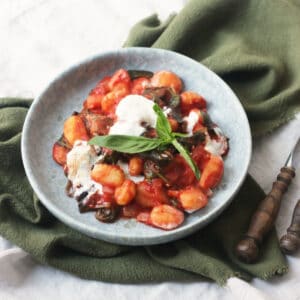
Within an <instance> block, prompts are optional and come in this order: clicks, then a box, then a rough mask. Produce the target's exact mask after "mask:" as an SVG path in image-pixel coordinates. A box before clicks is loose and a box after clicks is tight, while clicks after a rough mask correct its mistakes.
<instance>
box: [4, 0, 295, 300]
mask: <svg viewBox="0 0 300 300" xmlns="http://www.w3.org/2000/svg"><path fill="white" fill-rule="evenodd" d="M184 3H185V1H184V0H164V1H162V0H129V1H124V0H123V1H122V0H102V1H97V0H85V1H83V0H73V1H71V0H65V1H61V0H52V1H50V0H0V96H23V97H34V96H36V95H38V93H39V92H40V91H41V90H42V89H43V87H44V86H46V84H47V83H48V82H49V81H50V80H51V79H52V78H53V77H54V76H56V75H57V74H58V73H60V72H61V71H63V70H64V69H65V68H67V67H69V66H71V65H72V64H74V63H76V62H78V61H80V60H82V59H84V58H87V57H88V56H91V55H94V54H97V53H99V52H102V51H105V50H107V49H113V48H118V47H121V46H122V44H123V42H124V41H125V39H126V37H127V34H128V31H129V28H130V27H131V26H132V25H133V24H134V23H136V22H137V21H138V20H140V19H141V18H143V17H146V16H148V15H150V14H152V13H154V12H159V16H160V17H161V18H162V19H165V18H166V17H167V16H168V15H169V13H171V12H174V11H179V10H180V8H181V7H182V6H183V5H184ZM299 132H300V116H299V115H298V118H297V119H295V120H293V121H291V122H289V124H287V125H285V126H283V127H281V128H280V129H279V130H275V131H274V133H272V134H271V135H268V136H267V137H264V138H261V139H258V140H255V141H254V155H253V158H252V162H251V166H250V173H251V174H252V175H253V176H254V178H255V179H256V180H257V181H258V183H259V184H260V185H261V186H262V187H263V189H264V190H265V191H266V192H268V190H269V189H270V187H271V183H272V181H273V180H275V176H276V174H277V172H278V170H279V169H280V167H281V165H282V164H283V162H284V161H285V157H286V156H287V154H288V151H289V149H290V148H291V147H292V144H293V141H294V140H295V138H296V136H297V134H299ZM298 154H299V153H298ZM298 157H299V160H300V155H298ZM299 166H300V163H298V164H297V169H298V170H299ZM299 191H300V179H299V178H297V177H296V179H295V180H294V182H293V184H292V185H291V187H290V190H289V192H288V193H287V195H286V197H285V198H284V201H283V204H282V207H281V210H280V214H279V218H278V220H277V224H276V226H277V229H278V233H279V235H280V236H281V234H283V232H284V230H285V228H286V227H287V226H288V225H289V223H290V215H291V213H292V210H293V207H294V204H295V203H296V200H297V199H298V198H299V197H300V192H299ZM297 197H298V198H297ZM288 262H289V265H290V271H289V273H288V274H287V275H285V276H284V277H281V278H279V279H273V280H271V281H270V282H268V283H266V282H263V281H261V280H258V279H255V280H253V281H252V282H251V286H250V285H248V284H246V283H243V282H241V281H238V280H235V279H233V280H229V282H228V285H227V287H226V288H221V287H218V286H217V285H216V284H214V283H207V282H199V283H184V284H180V283H161V284H143V285H120V284H109V283H102V282H96V281H86V280H81V279H79V278H76V277H74V276H72V275H69V274H66V273H64V272H61V271H58V270H55V269H53V268H50V267H45V266H41V265H38V264H36V263H34V262H33V261H32V259H31V258H30V256H28V255H26V253H24V252H22V251H20V250H19V249H18V248H17V247H15V246H14V245H11V244H10V243H9V242H7V241H5V240H4V239H3V238H1V237H0V300H2V299H53V298H56V299H73V300H76V299H106V298H108V299H165V300H167V299H174V300H175V299H233V298H234V296H233V295H235V297H236V299H250V298H252V299H254V296H250V295H252V294H251V293H253V292H255V291H254V289H253V288H252V287H255V288H256V289H258V290H260V291H261V292H262V293H263V294H264V296H263V297H264V299H269V298H271V299H273V300H277V299H278V300H279V299H285V300H296V299H300V284H299V282H300V254H298V255H297V256H295V257H294V258H288ZM232 293H233V294H232ZM257 297H258V296H257ZM256 299H258V298H256Z"/></svg>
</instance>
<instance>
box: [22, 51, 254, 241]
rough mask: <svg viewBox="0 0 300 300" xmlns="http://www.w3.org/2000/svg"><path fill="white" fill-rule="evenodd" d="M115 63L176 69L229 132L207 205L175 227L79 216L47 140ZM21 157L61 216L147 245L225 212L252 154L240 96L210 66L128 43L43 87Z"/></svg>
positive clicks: (92, 231) (95, 233)
mask: <svg viewBox="0 0 300 300" xmlns="http://www.w3.org/2000/svg"><path fill="white" fill-rule="evenodd" d="M119 68H125V69H140V70H150V71H158V70H170V71H172V72H175V73H176V74H178V75H179V76H180V77H181V78H182V80H183V82H184V89H185V90H193V91H196V92H198V93H200V94H201V95H202V96H204V97H205V98H206V100H207V102H208V112H209V114H210V116H211V118H212V120H213V121H215V122H216V123H217V124H218V125H219V126H220V128H221V129H222V130H223V131H224V133H225V134H226V135H227V136H228V137H229V138H230V141H229V143H230V151H229V154H228V156H227V157H226V159H225V172H224V177H223V180H222V182H221V184H220V186H219V187H218V188H217V190H215V192H214V195H213V197H212V198H211V199H210V201H209V204H208V205H207V206H206V207H205V208H204V209H202V210H200V211H198V212H195V213H193V214H190V215H189V216H188V217H187V218H186V220H185V222H184V224H183V225H182V226H181V227H179V228H177V229H175V230H172V231H163V230H160V229H156V228H152V227H149V226H145V225H143V224H141V223H138V222H136V221H135V220H124V219H123V220H119V221H117V222H116V223H113V224H104V223H100V222H99V221H97V220H96V219H95V218H94V216H93V213H86V214H80V213H79V211H78V208H77V203H76V201H75V200H74V199H71V198H69V197H67V196H66V194H65V185H66V177H65V176H64V174H63V171H62V169H61V167H59V166H58V165H57V164H56V163H54V161H53V160H52V156H51V155H52V153H51V152H52V145H53V143H54V142H55V141H56V140H57V138H59V137H60V135H61V133H62V128H63V123H64V120H65V119H66V118H67V117H68V116H70V115H71V114H72V112H73V111H75V110H77V111H78V110H80V109H81V107H82V102H83V100H84V99H85V98H86V96H87V94H88V93H89V91H90V89H91V88H92V87H93V86H94V85H95V84H96V82H97V81H98V80H99V79H101V78H102V77H103V76H106V75H108V74H112V73H113V72H114V71H115V70H117V69H119ZM22 156H23V161H24V166H25V170H26V174H27V176H28V178H29V181H30V183H31V184H32V186H33V188H34V190H35V192H36V193H37V195H38V197H39V198H40V200H41V201H42V203H43V204H44V205H45V206H46V207H47V208H48V209H49V210H50V211H51V212H52V213H53V214H54V215H55V216H56V217H57V218H59V219H60V220H61V221H63V222H65V223H66V224H67V225H69V226H71V227H73V228H75V229H76V230H79V231H81V232H83V233H85V234H87V235H89V236H91V237H94V238H99V239H103V240H106V241H110V242H114V243H119V244H128V245H149V244H158V243H164V242H168V241H171V240H174V239H177V238H181V237H183V236H185V235H188V234H190V233H192V232H194V231H195V230H197V229H199V228H200V227H202V226H204V225H206V224H207V223H208V222H209V221H211V220H212V219H213V218H215V217H216V216H217V215H219V214H220V213H221V212H222V211H223V210H224V208H225V207H226V206H227V205H228V204H229V203H230V201H231V199H232V197H233V195H234V194H235V193H236V192H237V190H238V189H239V187H240V185H241V183H242V182H243V180H244V178H245V175H246V172H247V169H248V165H249V161H250V156H251V135H250V129H249V124H248V120H247V117H246V115H245V112H244V110H243V108H242V106H241V104H240V102H239V100H238V99H237V97H236V96H235V95H234V93H233V92H232V91H231V89H230V88H229V87H228V86H227V85H226V84H225V83H224V82H223V81H222V80H221V79H220V78H219V77H218V76H217V75H216V74H214V73H213V72H212V71H210V70H209V69H207V68H206V67H204V66H203V65H201V64H199V63H198V62H195V61H193V60H191V59H189V58H187V57H185V56H183V55H180V54H177V53H174V52H171V51H166V50H160V49H151V48H150V49H149V48H125V49H120V50H116V51H111V52H108V53H105V54H101V55H99V56H96V57H93V58H92V59H89V60H86V61H84V62H82V63H80V64H78V65H76V66H74V67H72V68H70V69H69V70H67V71H66V72H64V73H63V74H61V75H60V76H58V77H57V78H56V79H55V80H54V81H53V82H52V83H50V84H49V85H48V87H47V88H46V89H45V90H44V92H43V93H42V94H41V95H40V96H39V97H38V98H36V99H35V101H34V103H33V104H32V106H31V108H30V111H29V113H28V115H27V118H26V121H25V124H24V131H23V137H22Z"/></svg>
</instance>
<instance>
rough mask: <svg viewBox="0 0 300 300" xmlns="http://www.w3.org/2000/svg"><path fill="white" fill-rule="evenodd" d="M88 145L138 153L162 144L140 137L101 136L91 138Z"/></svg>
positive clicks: (156, 140) (158, 141)
mask: <svg viewBox="0 0 300 300" xmlns="http://www.w3.org/2000/svg"><path fill="white" fill-rule="evenodd" d="M88 143H89V144H90V145H97V146H101V147H106V148H109V149H112V150H116V151H118V152H124V153H140V152H145V151H149V150H152V149H155V148H157V147H158V146H160V145H161V144H162V141H161V140H160V139H149V138H145V137H142V136H130V135H102V136H96V137H94V138H92V139H91V140H89V142H88Z"/></svg>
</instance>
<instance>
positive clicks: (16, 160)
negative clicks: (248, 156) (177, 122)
mask: <svg viewBox="0 0 300 300" xmlns="http://www.w3.org/2000/svg"><path fill="white" fill-rule="evenodd" d="M285 16H288V17H285ZM299 16H300V10H299V7H297V6H296V4H293V3H292V2H288V1H279V0H272V1H259V0H256V1H255V0H253V1H239V0H235V1H233V0H229V1H222V0H218V1H217V0H209V1H202V0H201V1H199V0H195V1H191V2H189V3H188V4H187V5H186V7H185V8H184V9H183V10H182V11H181V12H180V13H179V14H178V15H177V16H173V17H171V18H170V19H169V20H168V21H167V22H166V23H163V24H161V23H160V22H159V20H158V19H157V17H156V16H152V17H149V18H147V19H145V20H143V21H142V22H140V23H139V24H137V25H136V26H135V27H134V28H133V29H132V32H131V34H130V36H129V38H128V41H127V42H126V46H137V45H138V46H147V47H148V46H149V47H150V46H154V47H161V48H167V49H172V50H175V51H178V52H181V53H184V54H186V55H188V56H190V57H192V58H194V59H196V60H199V61H201V62H202V63H204V64H206V65H208V66H209V67H210V68H212V69H213V70H214V71H216V72H218V73H219V74H220V75H221V76H222V77H223V78H224V79H225V80H226V81H227V82H228V83H229V84H230V85H231V87H232V88H233V89H234V90H235V91H236V92H237V94H238V96H239V97H240V99H241V101H242V103H243V105H244V106H245V108H246V111H247V113H248V116H249V119H250V121H251V125H252V129H253V133H254V134H257V135H258V134H262V133H266V132H268V131H270V130H272V129H273V128H274V127H276V126H278V125H279V124H281V123H283V122H285V121H287V120H288V119H289V118H291V117H292V116H293V113H295V112H296V111H299V108H300V107H299V98H297V96H299V87H300V84H299V81H300V69H297V65H299V64H297V62H299V60H300V53H299V51H298V49H299V47H297V43H299V41H298V39H297V37H298V36H299V33H298V31H300V27H299V26H296V25H297V24H298V25H299V20H300V18H299ZM30 104H31V101H30V100H26V99H16V98H13V99H12V98H10V99H7V98H4V99H0V234H1V235H3V236H4V237H5V238H6V239H8V240H10V241H12V242H13V243H15V244H16V245H18V246H20V247H21V248H23V249H24V250H25V251H27V252H29V253H30V254H31V255H32V256H33V257H34V258H35V259H36V260H37V261H39V262H41V263H44V264H48V265H51V266H54V267H56V268H59V269H61V270H65V271H67V272H71V273H73V274H76V275H78V276H80V277H82V278H87V279H96V280H102V281H109V282H124V283H129V282H130V283H133V282H150V281H151V282H155V281H156V282H159V281H166V280H176V281H179V280H180V281H185V280H200V279H204V278H206V279H211V280H214V281H216V282H217V283H219V284H224V283H225V282H226V280H227V279H228V278H230V277H232V276H238V277H240V278H244V279H251V278H252V277H259V278H262V279H268V278H270V277H271V276H273V275H275V274H283V273H285V272H286V271H287V266H286V262H285V259H284V257H283V256H282V254H281V252H280V251H279V248H278V242H277V238H276V233H275V230H273V231H272V232H271V233H270V234H269V235H268V237H267V239H266V241H265V242H264V245H263V247H262V257H261V259H260V261H259V262H257V263H255V264H252V265H247V264H243V263H241V262H239V261H238V260H237V259H236V258H235V256H234V254H233V248H234V246H235V244H236V242H237V241H238V240H239V238H240V237H241V235H242V233H243V232H245V230H246V228H247V225H248V223H249V219H250V217H251V214H252V213H253V211H254V210H255V208H256V205H257V203H258V201H259V200H260V199H262V198H263V197H264V193H263V192H262V190H261V189H260V188H259V186H258V185H257V184H256V183H255V182H254V181H253V179H252V178H251V177H250V176H248V177H247V178H246V181H245V183H244V184H243V186H242V188H241V190H240V191H239V193H238V194H237V196H236V197H235V199H234V201H233V202H232V204H231V205H230V207H229V208H228V209H227V210H226V211H225V212H224V213H223V214H222V215H221V216H220V217H219V218H218V219H217V220H215V221H214V222H212V223H211V224H210V225H208V226H207V227H205V228H204V229H202V230H200V231H198V232H197V233H195V234H193V235H191V236H189V237H187V238H185V239H182V240H180V241H176V242H172V243H168V244H164V245H158V246H149V247H128V246H119V245H114V244H110V243H107V242H103V241H99V240H95V239H92V238H89V237H86V236H84V235H82V234H81V233H79V232H77V231H75V230H73V229H71V228H69V227H67V226H66V225H64V224H63V223H61V222H60V221H58V220H57V219H56V218H54V217H53V216H52V215H51V214H50V213H49V212H48V211H47V210H46V209H45V208H44V207H43V205H42V204H41V203H40V202H39V200H38V199H37V197H36V196H35V194H34V193H33V191H32V189H31V187H30V185H29V183H28V181H27V178H26V176H25V173H24V169H23V165H22V160H21V155H20V140H21V131H22V125H23V121H24V118H25V116H26V113H27V110H28V108H29V106H30ZM37 143H38V141H37Z"/></svg>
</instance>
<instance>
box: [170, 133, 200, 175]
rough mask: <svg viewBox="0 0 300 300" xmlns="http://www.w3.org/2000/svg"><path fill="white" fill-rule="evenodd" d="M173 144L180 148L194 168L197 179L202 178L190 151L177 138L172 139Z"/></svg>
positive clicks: (183, 155) (180, 151) (179, 150)
mask: <svg viewBox="0 0 300 300" xmlns="http://www.w3.org/2000/svg"><path fill="white" fill-rule="evenodd" d="M172 144H173V146H174V147H175V148H176V149H177V150H178V152H179V153H180V154H181V155H182V157H183V158H184V159H185V160H186V162H187V163H188V165H189V166H190V167H191V169H192V170H193V172H194V174H195V176H196V178H197V180H199V179H200V171H199V169H198V167H197V166H196V164H195V162H194V161H193V159H192V158H191V156H190V154H189V152H188V151H187V150H186V149H185V148H184V147H183V146H182V145H181V144H180V143H178V141H177V140H175V139H174V140H173V141H172Z"/></svg>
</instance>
